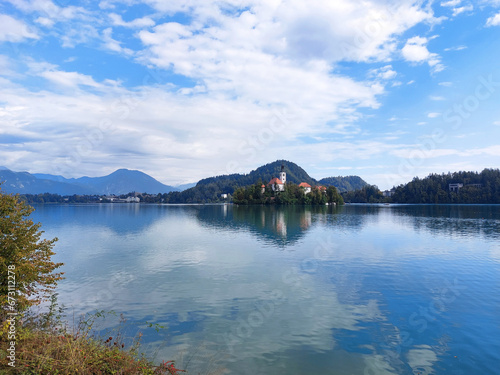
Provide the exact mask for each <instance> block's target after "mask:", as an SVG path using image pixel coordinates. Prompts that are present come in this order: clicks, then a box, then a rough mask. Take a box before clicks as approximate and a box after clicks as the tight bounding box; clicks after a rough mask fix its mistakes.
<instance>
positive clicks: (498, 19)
mask: <svg viewBox="0 0 500 375" xmlns="http://www.w3.org/2000/svg"><path fill="white" fill-rule="evenodd" d="M498 25H500V13H497V14H495V15H494V16H492V17H490V18H488V20H487V21H486V26H487V27H489V26H498Z"/></svg>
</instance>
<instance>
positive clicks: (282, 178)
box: [280, 164, 286, 184]
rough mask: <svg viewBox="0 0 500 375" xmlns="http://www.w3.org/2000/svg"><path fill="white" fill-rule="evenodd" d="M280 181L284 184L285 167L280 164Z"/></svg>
mask: <svg viewBox="0 0 500 375" xmlns="http://www.w3.org/2000/svg"><path fill="white" fill-rule="evenodd" d="M280 180H281V182H283V183H284V184H286V172H285V166H284V165H283V164H281V172H280Z"/></svg>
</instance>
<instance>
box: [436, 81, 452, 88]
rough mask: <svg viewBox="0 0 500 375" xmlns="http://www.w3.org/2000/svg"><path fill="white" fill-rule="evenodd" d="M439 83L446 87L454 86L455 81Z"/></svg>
mask: <svg viewBox="0 0 500 375" xmlns="http://www.w3.org/2000/svg"><path fill="white" fill-rule="evenodd" d="M438 85H439V86H444V87H451V86H453V82H439V83H438Z"/></svg>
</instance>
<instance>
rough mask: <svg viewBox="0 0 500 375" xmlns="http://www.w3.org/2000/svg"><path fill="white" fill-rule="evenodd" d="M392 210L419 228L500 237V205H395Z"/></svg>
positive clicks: (449, 234)
mask: <svg viewBox="0 0 500 375" xmlns="http://www.w3.org/2000/svg"><path fill="white" fill-rule="evenodd" d="M391 210H392V212H393V213H394V215H396V216H399V217H400V218H402V219H403V220H405V221H406V222H410V223H411V225H412V226H413V228H414V230H417V231H421V230H425V231H428V232H430V233H433V234H446V235H448V236H465V237H471V236H485V237H487V238H493V239H498V238H500V205H401V206H399V205H393V206H391Z"/></svg>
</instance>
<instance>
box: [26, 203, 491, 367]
mask: <svg viewBox="0 0 500 375" xmlns="http://www.w3.org/2000/svg"><path fill="white" fill-rule="evenodd" d="M495 210H496V209H490V208H487V209H486V210H485V211H483V210H482V209H478V208H470V209H469V208H467V209H466V210H464V212H460V211H461V210H460V208H453V207H448V208H447V207H444V208H440V207H432V208H430V209H429V208H426V207H421V206H420V207H415V206H413V207H412V206H404V207H403V206H401V207H400V206H392V205H391V206H355V205H351V206H345V207H339V208H333V207H297V206H295V207H233V206H228V205H214V206H208V205H207V206H154V205H151V206H148V205H113V206H111V205H103V206H90V205H89V206H87V205H85V206H45V207H43V206H42V207H39V210H38V211H37V213H36V214H35V219H36V220H39V221H42V222H43V224H44V225H43V228H44V229H45V230H46V231H47V233H46V235H47V236H48V237H51V236H58V237H60V241H59V242H58V244H57V247H56V252H57V253H58V254H57V259H56V261H62V262H64V263H66V266H65V270H64V271H66V276H67V279H66V280H64V282H62V283H61V285H60V288H59V293H60V297H61V301H62V302H64V303H65V304H66V305H67V306H69V307H70V309H71V310H74V311H75V314H76V315H78V314H79V313H81V312H85V311H92V310H96V309H105V310H109V309H113V310H116V311H119V312H123V313H124V314H125V316H126V317H127V318H128V319H129V322H133V323H135V324H136V325H140V326H141V327H142V328H143V329H144V331H145V333H146V335H145V337H144V343H145V344H146V345H145V350H149V349H150V353H154V352H159V357H158V358H159V359H176V360H178V364H179V367H183V366H185V365H186V360H187V358H188V357H189V358H191V357H192V356H198V354H199V358H198V359H200V361H199V362H198V364H197V365H196V366H195V365H194V362H195V361H191V362H190V363H191V365H188V367H187V369H188V370H189V371H190V373H198V372H199V373H208V372H209V371H208V370H207V371H205V370H206V367H204V365H205V366H206V364H207V362H209V361H210V360H211V357H210V355H213V354H214V353H215V354H216V357H217V359H219V360H221V362H222V363H220V366H219V365H217V366H216V367H214V368H212V370H221V371H222V370H223V369H225V370H224V371H226V373H228V374H247V373H248V374H255V373H259V374H280V373H286V374H304V373H318V374H329V373H335V374H356V375H357V374H367V373H368V374H418V372H421V373H422V374H431V373H457V374H459V373H460V371H462V370H464V372H462V373H466V372H465V371H468V372H469V373H472V370H474V369H475V370H478V371H479V372H477V373H494V372H492V371H494V370H493V369H494V368H495V367H494V363H495V361H494V360H493V359H492V358H495V355H496V354H495V353H498V352H499V351H500V343H499V340H498V337H499V336H500V327H499V326H498V324H497V323H498V318H497V317H498V307H499V306H500V293H497V292H496V291H497V290H498V274H500V262H499V261H498V259H500V256H499V255H498V254H499V251H498V245H497V243H496V242H495V241H494V240H492V239H494V238H498V237H495V236H497V234H495V233H498V228H497V227H496V225H498V221H499V220H500V213H499V212H497V211H495ZM412 212H413V214H412ZM487 215H490V216H487ZM483 216H484V217H485V219H483V218H482V217H483ZM483 220H484V221H486V223H483ZM471 228H473V229H472V230H471ZM488 228H490V229H491V230H487V229H488ZM318 244H319V245H320V246H323V247H322V248H321V247H320V249H322V251H317V249H318ZM284 248H286V249H287V250H289V251H279V250H283V249H284ZM274 249H275V250H276V251H273V250H274ZM448 249H453V251H452V252H451V251H447V250H448ZM456 279H457V280H459V283H460V284H458V285H459V286H460V287H461V286H463V287H464V288H462V289H459V292H460V294H458V295H456V296H455V297H456V298H455V299H454V300H452V299H450V293H447V294H445V297H443V295H442V293H443V288H444V287H445V286H447V285H448V284H447V283H451V284H453V283H454V282H455V281H454V280H456ZM439 302H444V304H442V305H440V304H438V303H439ZM433 309H434V310H433ZM414 314H416V315H414ZM429 316H430V317H429ZM412 317H413V318H412ZM145 321H148V322H152V323H158V324H162V325H166V326H168V329H167V331H165V332H164V334H163V336H161V337H158V335H157V334H156V333H155V332H154V331H153V332H152V331H151V330H148V329H147V328H146V325H145V324H144V322H145ZM141 322H142V323H141ZM107 324H108V327H112V326H113V325H114V323H112V322H108V323H107ZM134 328H136V326H134ZM133 333H134V332H133V331H132V330H131V331H130V335H133ZM205 346H208V347H210V348H212V350H213V351H212V352H211V354H207V351H206V350H205V349H200V348H201V347H205ZM148 348H149V349H148ZM182 353H185V355H184V356H183V354H182ZM469 353H473V355H469ZM455 356H457V358H460V362H459V361H458V360H456V359H455Z"/></svg>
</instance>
